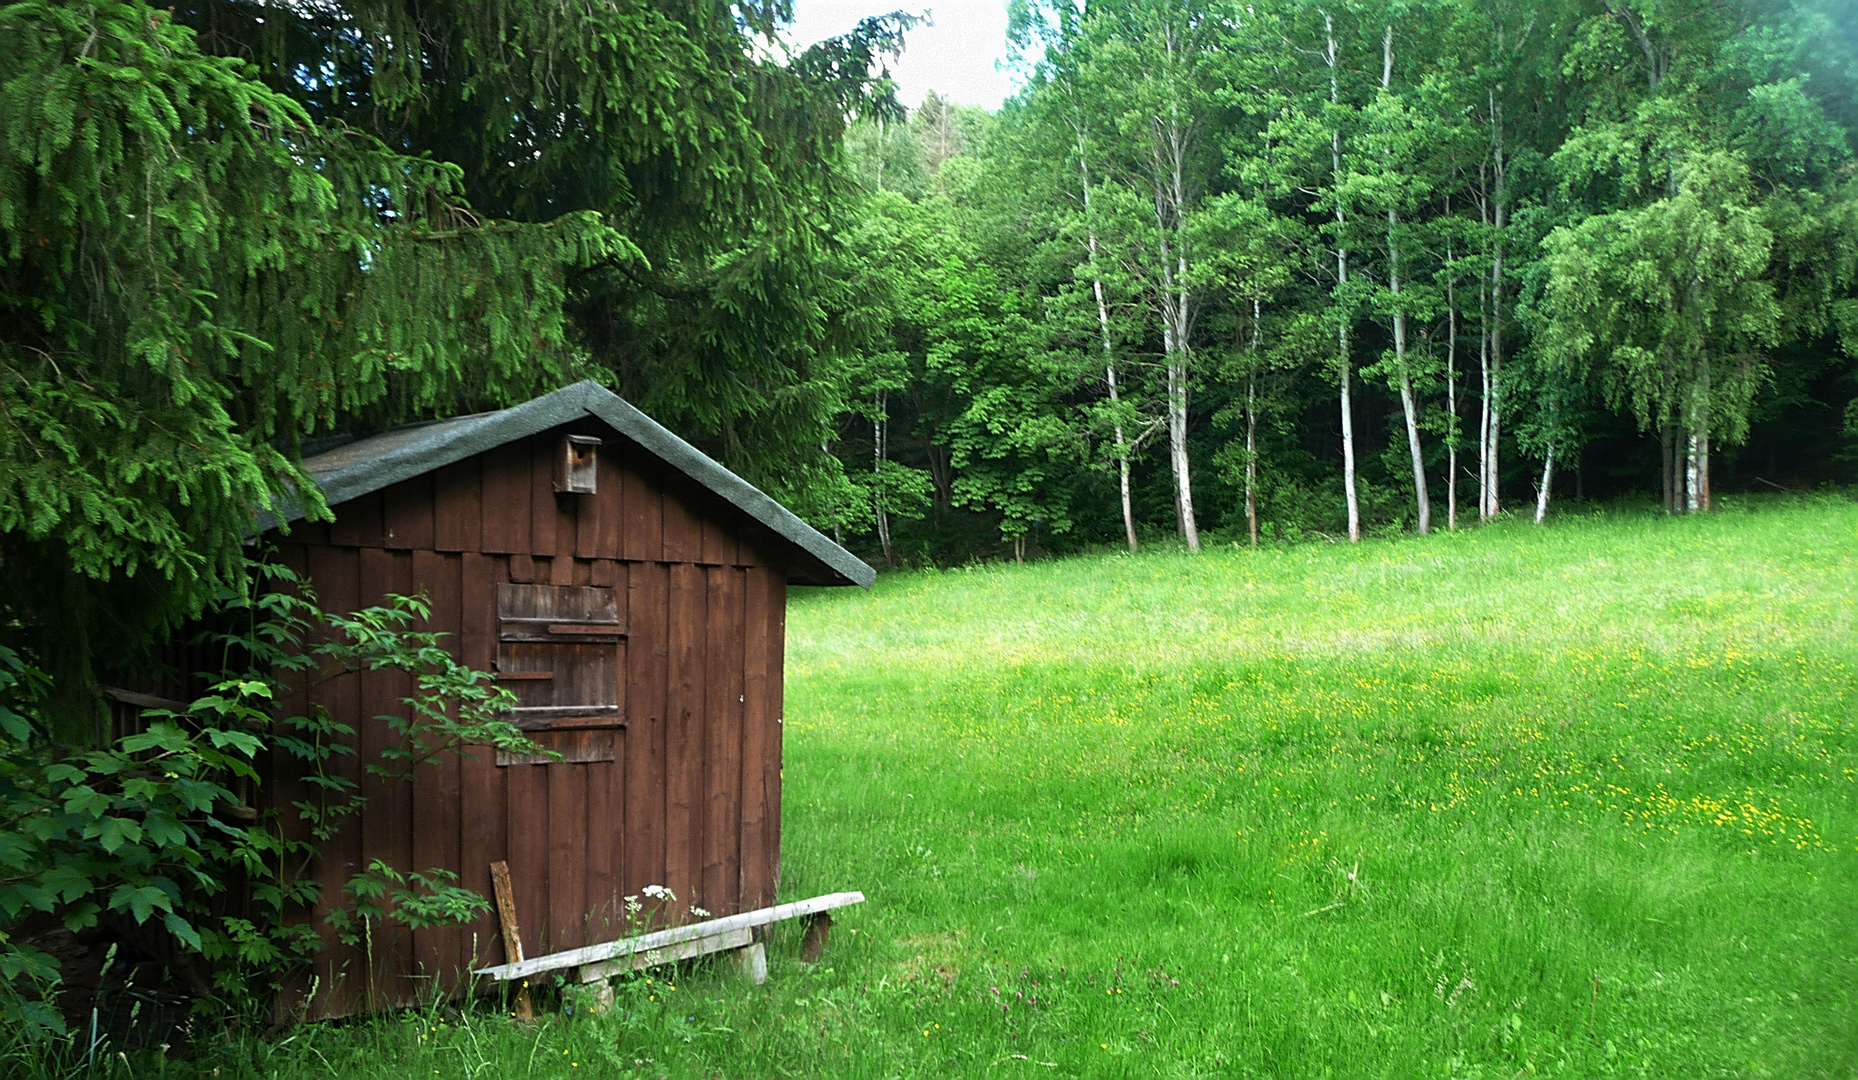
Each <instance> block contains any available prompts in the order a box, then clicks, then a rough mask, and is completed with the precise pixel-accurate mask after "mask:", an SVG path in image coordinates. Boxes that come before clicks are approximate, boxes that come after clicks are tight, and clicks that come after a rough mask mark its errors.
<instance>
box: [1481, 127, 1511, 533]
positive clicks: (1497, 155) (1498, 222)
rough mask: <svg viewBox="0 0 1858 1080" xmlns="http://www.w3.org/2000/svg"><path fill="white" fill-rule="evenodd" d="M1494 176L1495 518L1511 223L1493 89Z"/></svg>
mask: <svg viewBox="0 0 1858 1080" xmlns="http://www.w3.org/2000/svg"><path fill="white" fill-rule="evenodd" d="M1490 124H1491V176H1492V178H1493V179H1494V181H1495V191H1494V198H1493V199H1492V200H1491V207H1492V214H1491V216H1492V221H1493V224H1494V225H1495V226H1496V230H1495V232H1494V233H1493V235H1492V241H1491V260H1490V440H1489V442H1488V443H1487V444H1486V449H1485V453H1486V454H1487V455H1488V456H1489V458H1490V487H1489V489H1488V492H1489V494H1488V502H1489V506H1488V507H1487V511H1488V512H1487V515H1486V516H1488V517H1496V516H1497V513H1498V511H1500V510H1501V509H1502V505H1501V503H1500V502H1499V500H1498V497H1497V485H1498V482H1499V478H1500V476H1501V469H1500V468H1499V462H1498V460H1497V446H1498V443H1499V442H1500V440H1501V437H1502V434H1503V230H1504V227H1505V226H1507V225H1508V224H1509V206H1508V204H1507V203H1506V202H1505V200H1506V199H1507V198H1508V191H1507V189H1506V184H1505V174H1506V172H1507V165H1506V164H1505V162H1504V160H1503V104H1502V102H1500V101H1498V100H1497V93H1496V91H1495V90H1492V91H1491V92H1490Z"/></svg>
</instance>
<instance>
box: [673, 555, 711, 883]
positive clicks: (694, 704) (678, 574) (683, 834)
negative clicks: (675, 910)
mask: <svg viewBox="0 0 1858 1080" xmlns="http://www.w3.org/2000/svg"><path fill="white" fill-rule="evenodd" d="M670 577H671V588H670V598H669V604H668V613H667V614H668V622H669V631H670V680H669V687H668V693H667V700H666V702H665V804H666V814H665V818H666V820H665V876H666V877H667V878H668V880H667V881H666V882H665V884H666V885H667V886H669V887H670V889H671V891H672V892H674V893H676V894H677V896H678V899H679V901H680V903H691V902H693V900H694V899H695V897H696V891H697V888H698V886H699V885H700V883H701V881H702V869H703V866H702V859H703V849H702V837H703V803H702V799H703V721H704V716H703V705H704V701H703V682H704V680H703V676H704V668H703V646H704V643H705V635H704V619H705V615H706V607H707V605H706V603H705V601H706V599H707V597H706V595H705V594H706V592H707V584H708V583H707V582H706V581H705V579H704V573H703V568H702V567H700V566H696V565H694V564H690V563H674V564H672V566H671V574H670Z"/></svg>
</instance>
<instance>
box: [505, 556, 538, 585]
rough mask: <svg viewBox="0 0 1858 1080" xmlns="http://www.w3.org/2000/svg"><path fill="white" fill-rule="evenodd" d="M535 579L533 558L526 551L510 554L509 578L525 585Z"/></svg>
mask: <svg viewBox="0 0 1858 1080" xmlns="http://www.w3.org/2000/svg"><path fill="white" fill-rule="evenodd" d="M535 579H536V570H535V559H533V558H531V557H530V556H529V555H528V554H527V553H523V554H518V555H512V556H510V580H511V581H512V582H514V583H516V584H518V585H527V584H530V583H531V582H533V581H535Z"/></svg>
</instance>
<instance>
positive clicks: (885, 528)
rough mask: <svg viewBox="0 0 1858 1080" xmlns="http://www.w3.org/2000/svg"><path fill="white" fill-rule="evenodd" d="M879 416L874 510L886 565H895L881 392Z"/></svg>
mask: <svg viewBox="0 0 1858 1080" xmlns="http://www.w3.org/2000/svg"><path fill="white" fill-rule="evenodd" d="M876 403H877V415H876V416H875V417H874V418H873V419H872V421H871V444H872V449H871V480H872V483H871V487H872V492H871V494H872V501H873V503H874V507H873V508H874V509H875V510H876V511H877V539H878V543H880V544H881V545H883V548H884V565H886V566H891V565H894V563H893V561H892V560H891V557H890V515H889V514H888V513H886V512H885V510H884V451H885V446H884V441H885V435H886V432H885V428H886V427H887V426H888V425H887V424H885V422H884V420H885V412H884V406H885V404H886V402H885V395H884V393H883V392H882V391H879V392H878V393H877V395H876Z"/></svg>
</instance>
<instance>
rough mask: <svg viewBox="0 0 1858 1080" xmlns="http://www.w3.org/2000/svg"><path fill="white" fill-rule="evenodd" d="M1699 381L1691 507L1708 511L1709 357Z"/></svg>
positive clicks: (1704, 363) (1693, 442) (1700, 372)
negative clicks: (1699, 391) (1699, 390)
mask: <svg viewBox="0 0 1858 1080" xmlns="http://www.w3.org/2000/svg"><path fill="white" fill-rule="evenodd" d="M1697 382H1698V384H1699V386H1700V389H1701V391H1702V392H1701V393H1700V394H1698V395H1697V399H1698V400H1697V423H1696V430H1695V434H1694V435H1693V436H1692V437H1691V446H1692V447H1693V450H1692V452H1691V459H1692V462H1693V464H1692V466H1691V483H1690V490H1691V492H1692V494H1691V502H1692V503H1693V505H1692V506H1691V509H1693V510H1698V511H1704V512H1707V511H1708V510H1709V509H1710V368H1709V361H1708V360H1707V359H1706V360H1704V361H1703V362H1702V370H1701V371H1699V372H1698V375H1697Z"/></svg>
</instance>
